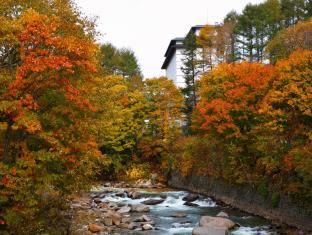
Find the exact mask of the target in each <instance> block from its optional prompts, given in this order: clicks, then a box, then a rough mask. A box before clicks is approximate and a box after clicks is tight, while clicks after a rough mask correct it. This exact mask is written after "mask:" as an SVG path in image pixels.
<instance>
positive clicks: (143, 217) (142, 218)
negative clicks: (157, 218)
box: [133, 215, 152, 222]
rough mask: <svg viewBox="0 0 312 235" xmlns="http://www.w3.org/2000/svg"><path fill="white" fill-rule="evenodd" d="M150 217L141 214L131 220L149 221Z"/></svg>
mask: <svg viewBox="0 0 312 235" xmlns="http://www.w3.org/2000/svg"><path fill="white" fill-rule="evenodd" d="M151 221H152V219H151V218H150V217H148V216H147V215H142V216H140V217H137V218H134V219H133V222H151Z"/></svg>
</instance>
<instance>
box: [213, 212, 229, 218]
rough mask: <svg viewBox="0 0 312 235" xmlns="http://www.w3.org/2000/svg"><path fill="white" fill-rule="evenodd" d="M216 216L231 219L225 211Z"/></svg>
mask: <svg viewBox="0 0 312 235" xmlns="http://www.w3.org/2000/svg"><path fill="white" fill-rule="evenodd" d="M216 216H217V217H223V218H229V215H228V214H227V213H225V212H223V211H221V212H219V213H218V214H217V215H216Z"/></svg>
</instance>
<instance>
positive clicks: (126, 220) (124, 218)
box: [121, 217, 132, 224]
mask: <svg viewBox="0 0 312 235" xmlns="http://www.w3.org/2000/svg"><path fill="white" fill-rule="evenodd" d="M131 221H132V219H131V217H122V219H121V223H124V224H129V223H131Z"/></svg>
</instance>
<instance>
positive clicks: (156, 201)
mask: <svg viewBox="0 0 312 235" xmlns="http://www.w3.org/2000/svg"><path fill="white" fill-rule="evenodd" d="M164 201H165V200H164V199H148V200H145V201H143V202H141V203H143V204H145V205H157V204H160V203H163V202H164Z"/></svg>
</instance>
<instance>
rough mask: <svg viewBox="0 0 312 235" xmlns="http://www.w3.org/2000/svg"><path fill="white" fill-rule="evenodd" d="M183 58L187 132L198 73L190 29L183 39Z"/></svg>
mask: <svg viewBox="0 0 312 235" xmlns="http://www.w3.org/2000/svg"><path fill="white" fill-rule="evenodd" d="M183 55H184V59H183V66H182V68H181V69H182V72H183V74H184V80H185V87H184V88H183V89H182V93H183V95H184V98H185V108H184V113H185V115H186V122H187V123H186V131H185V132H186V133H189V128H190V125H191V115H192V112H193V109H194V107H195V106H196V101H197V100H196V99H197V96H196V82H195V78H196V76H197V75H198V74H199V72H200V70H199V67H200V65H199V62H198V46H197V43H196V35H195V32H193V31H192V30H191V31H190V32H189V33H188V35H187V36H186V38H185V40H184V52H183Z"/></svg>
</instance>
